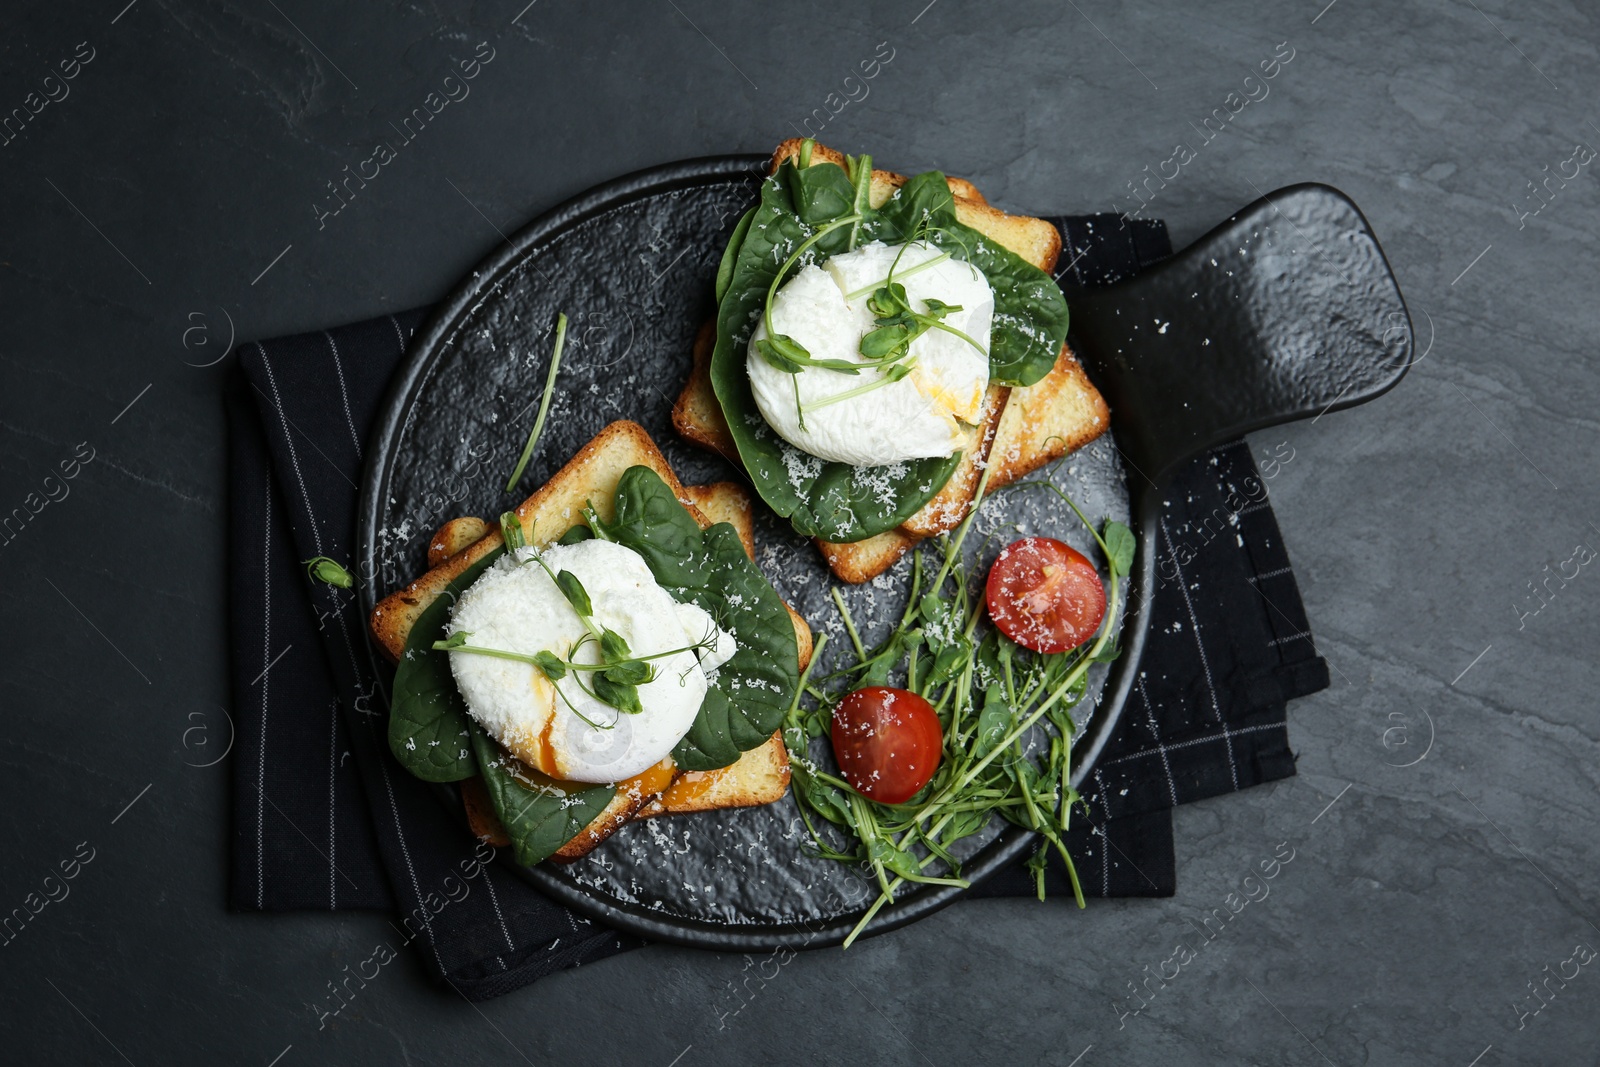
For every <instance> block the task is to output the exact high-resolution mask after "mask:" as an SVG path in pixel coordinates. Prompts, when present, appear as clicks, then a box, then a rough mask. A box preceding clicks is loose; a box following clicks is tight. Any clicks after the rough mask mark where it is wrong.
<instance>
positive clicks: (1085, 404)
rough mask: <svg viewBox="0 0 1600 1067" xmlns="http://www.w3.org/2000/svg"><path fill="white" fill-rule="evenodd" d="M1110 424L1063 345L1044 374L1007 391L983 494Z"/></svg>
mask: <svg viewBox="0 0 1600 1067" xmlns="http://www.w3.org/2000/svg"><path fill="white" fill-rule="evenodd" d="M1110 425H1111V409H1110V408H1108V407H1107V406H1106V402H1105V398H1104V397H1102V396H1101V395H1100V391H1099V390H1098V389H1096V388H1095V387H1094V383H1093V382H1091V381H1089V376H1088V375H1087V374H1085V373H1084V372H1083V367H1082V366H1081V365H1080V364H1079V363H1078V359H1077V357H1076V356H1074V355H1073V354H1072V349H1071V348H1069V347H1067V346H1066V345H1062V346H1061V355H1060V356H1059V357H1057V359H1056V365H1055V366H1054V367H1052V368H1051V369H1050V373H1049V374H1047V375H1045V376H1044V377H1043V378H1040V379H1039V380H1038V381H1036V382H1034V383H1033V384H1032V385H1030V386H1026V387H1024V388H1016V389H1012V390H1011V398H1010V399H1009V400H1008V401H1007V402H1006V409H1005V411H1004V412H1003V413H1002V414H1001V416H1000V426H999V429H997V430H996V431H995V435H994V444H993V445H991V446H990V449H989V461H990V462H991V463H993V464H995V469H994V472H993V473H992V474H990V475H989V485H988V491H989V492H993V491H994V490H996V489H999V488H1001V487H1002V486H1006V485H1010V484H1011V483H1012V482H1014V481H1016V480H1017V479H1018V478H1024V477H1026V476H1027V475H1029V474H1031V473H1033V472H1034V471H1035V470H1038V469H1039V468H1040V467H1042V466H1044V465H1045V464H1046V463H1049V462H1050V461H1051V460H1055V459H1060V458H1061V457H1062V456H1064V455H1066V454H1067V453H1069V452H1075V451H1077V450H1078V449H1080V448H1082V447H1083V446H1084V445H1086V444H1088V443H1089V442H1090V441H1093V440H1094V439H1095V438H1096V437H1099V436H1100V435H1101V434H1103V433H1105V432H1106V429H1107V427H1109V426H1110ZM974 488H976V486H974Z"/></svg>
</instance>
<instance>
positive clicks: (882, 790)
mask: <svg viewBox="0 0 1600 1067" xmlns="http://www.w3.org/2000/svg"><path fill="white" fill-rule="evenodd" d="M943 752H944V727H943V726H941V725H940V723H939V716H938V714H937V713H936V712H935V711H934V710H933V705H932V704H929V703H928V702H927V701H926V700H924V699H922V698H921V697H920V696H918V695H917V694H915V693H913V692H911V691H910V690H909V689H892V688H890V687H889V686H885V685H873V686H868V687H867V688H865V689H857V690H856V691H855V692H853V693H851V694H850V695H849V696H847V697H845V698H844V699H843V700H841V701H840V702H839V706H838V707H836V708H834V709H833V755H834V758H835V759H836V760H838V761H839V769H840V770H841V771H843V772H844V779H845V781H847V782H849V783H850V784H851V785H852V786H854V787H855V789H856V792H858V793H860V794H861V795H862V796H865V797H870V798H871V799H873V800H876V801H879V802H880V803H883V804H903V803H905V802H906V801H908V800H910V799H911V798H912V797H914V796H916V795H917V791H918V790H920V789H921V788H922V787H923V786H925V785H927V784H928V779H930V778H932V777H933V772H934V771H936V770H938V769H939V758H940V757H941V756H942V755H943Z"/></svg>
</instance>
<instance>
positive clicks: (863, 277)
mask: <svg viewBox="0 0 1600 1067" xmlns="http://www.w3.org/2000/svg"><path fill="white" fill-rule="evenodd" d="M993 316H994V294H993V292H992V291H991V289H990V287H989V283H988V281H987V279H985V278H984V276H983V273H982V272H981V271H980V270H978V269H977V268H976V267H974V266H972V265H971V264H970V263H967V262H965V261H964V260H960V259H955V258H953V257H952V256H951V255H950V254H949V253H948V252H945V251H942V250H941V249H940V248H939V247H938V246H936V245H934V244H931V243H929V242H927V241H920V240H919V241H911V242H907V243H905V244H900V245H890V244H884V243H883V242H881V241H873V242H871V243H869V244H866V245H863V246H861V247H860V248H857V249H855V250H854V251H850V252H845V253H841V254H839V255H835V256H832V257H830V258H829V259H827V260H826V261H825V262H823V263H822V264H821V265H820V266H818V265H816V264H810V265H807V266H804V267H802V268H801V269H800V270H798V271H797V272H796V273H795V274H794V276H793V277H792V278H789V279H788V280H787V281H785V282H784V284H783V285H782V286H781V287H779V288H778V290H777V292H776V294H775V295H774V297H773V299H772V300H771V302H770V307H769V308H768V310H767V314H766V315H765V316H764V317H763V319H762V321H761V322H760V323H758V324H757V326H756V328H755V330H754V331H753V333H752V334H751V338H750V342H749V345H748V349H747V357H746V361H747V367H748V371H749V375H750V387H751V393H752V395H753V396H754V399H755V403H756V407H757V408H758V409H759V410H760V412H761V415H762V417H763V418H764V419H765V420H766V421H767V423H768V425H770V426H771V427H772V429H773V431H774V432H776V433H777V434H778V436H780V437H782V438H783V439H784V440H785V441H787V442H789V443H790V444H791V445H793V446H794V447H796V448H798V449H800V450H801V451H803V452H807V453H810V454H811V455H813V456H817V457H818V458H820V459H824V460H829V461H832V462H838V463H846V464H849V465H851V466H858V467H867V466H880V465H884V464H891V463H899V462H903V461H906V460H913V459H925V458H934V457H944V456H950V455H952V454H954V453H955V452H956V451H957V450H960V449H962V448H965V447H968V446H969V445H970V443H971V438H972V429H971V427H972V426H973V424H975V423H977V422H978V421H979V420H980V412H981V410H982V407H983V400H984V393H985V391H986V390H987V389H988V386H989V353H988V348H989V339H990V325H991V321H992V319H993ZM769 323H770V327H771V328H770V329H769ZM775 335H776V336H781V337H784V338H787V339H789V340H792V341H793V342H797V343H798V344H799V345H800V346H801V347H802V348H803V349H804V351H805V353H806V354H807V355H808V356H809V357H810V358H809V361H807V362H805V363H803V364H801V365H800V366H799V367H798V368H793V367H792V365H791V364H789V363H788V362H787V361H785V360H783V359H782V358H780V359H778V360H774V359H772V358H769V356H768V354H767V353H768V348H767V346H768V345H769V344H770V342H771V339H772V338H773V336H775ZM847 368H848V369H847Z"/></svg>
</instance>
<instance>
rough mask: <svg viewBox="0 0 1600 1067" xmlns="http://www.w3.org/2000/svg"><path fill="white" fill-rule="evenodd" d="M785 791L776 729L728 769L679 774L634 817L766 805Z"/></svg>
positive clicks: (785, 757) (785, 764)
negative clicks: (760, 744) (758, 745)
mask: <svg viewBox="0 0 1600 1067" xmlns="http://www.w3.org/2000/svg"><path fill="white" fill-rule="evenodd" d="M788 788H789V750H788V749H787V748H785V747H784V744H783V732H782V731H781V730H780V731H778V732H776V733H774V734H773V735H772V736H771V737H770V738H768V739H767V743H766V744H764V745H762V746H760V747H759V748H752V749H751V750H750V751H748V752H746V753H744V754H743V755H741V756H740V757H739V761H738V762H737V763H735V764H734V765H733V766H731V767H724V768H722V769H721V770H720V771H680V772H679V773H678V774H677V776H675V777H674V778H673V779H672V784H671V785H670V786H668V787H667V789H666V792H664V793H662V794H661V795H660V796H659V797H657V798H655V799H654V800H651V801H648V802H647V803H646V804H645V805H644V806H643V807H642V808H640V809H639V811H638V813H637V814H636V815H635V816H634V818H636V819H651V818H654V817H655V816H657V815H683V814H686V813H688V812H691V811H714V810H716V809H717V808H750V807H755V806H756V805H758V804H770V803H771V802H772V801H774V800H777V799H778V798H779V797H781V796H783V794H784V791H785V790H787V789H788Z"/></svg>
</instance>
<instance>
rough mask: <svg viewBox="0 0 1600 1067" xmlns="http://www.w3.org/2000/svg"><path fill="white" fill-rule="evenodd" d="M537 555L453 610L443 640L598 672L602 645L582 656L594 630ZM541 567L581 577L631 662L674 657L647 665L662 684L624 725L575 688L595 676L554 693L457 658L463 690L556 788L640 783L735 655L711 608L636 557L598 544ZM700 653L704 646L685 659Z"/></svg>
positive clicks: (497, 734) (653, 685)
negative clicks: (454, 637) (550, 657)
mask: <svg viewBox="0 0 1600 1067" xmlns="http://www.w3.org/2000/svg"><path fill="white" fill-rule="evenodd" d="M538 554H539V552H538V550H536V549H534V548H533V547H531V546H527V547H523V548H521V549H518V550H517V552H516V554H515V556H514V557H513V556H512V555H511V554H507V555H505V556H502V557H501V558H500V559H498V560H496V561H495V562H494V563H493V564H492V565H491V566H490V567H489V568H488V569H487V570H485V571H484V572H483V574H481V575H479V577H478V579H477V581H475V582H473V583H472V585H471V586H469V587H468V588H467V589H466V591H465V592H463V593H462V594H461V597H460V599H459V600H457V601H456V603H455V606H454V608H453V609H452V611H451V615H450V624H449V626H448V628H447V632H448V633H452V634H453V633H457V632H462V631H464V632H466V633H467V634H469V635H470V636H469V637H468V639H467V643H468V644H471V645H476V646H478V647H480V648H493V649H498V650H501V651H505V652H515V653H519V654H522V655H530V656H531V655H534V654H537V653H539V652H552V653H554V654H555V655H557V656H559V657H560V658H561V659H563V660H566V661H569V662H573V663H598V662H599V661H600V654H599V651H600V650H599V648H598V647H597V645H596V642H594V641H592V640H590V641H586V642H583V644H582V645H581V647H579V642H580V640H581V639H582V638H583V637H584V636H585V635H586V634H587V633H588V631H587V630H586V629H585V628H584V625H583V622H582V620H581V619H580V618H579V617H578V613H577V612H576V611H574V610H573V608H572V605H571V604H569V603H568V602H567V599H566V597H565V596H563V595H562V593H561V590H560V589H558V588H557V587H556V584H555V582H553V581H551V579H550V576H549V575H548V574H546V573H545V570H544V568H543V567H540V566H539V565H538V563H536V562H535V561H534V557H535V555H538ZM543 556H544V562H545V564H546V566H548V567H549V568H550V571H551V572H552V573H560V572H561V571H563V570H567V571H571V572H572V573H573V574H574V575H576V576H577V577H578V580H579V581H580V582H582V583H583V587H584V590H585V591H586V592H587V593H588V594H589V600H590V603H591V605H592V606H593V608H594V615H593V616H592V618H593V620H594V622H595V623H596V625H597V626H601V627H607V628H609V629H611V630H614V631H616V632H617V633H618V634H620V635H621V636H622V637H623V639H624V640H626V641H627V642H628V647H629V648H630V649H631V650H632V652H633V654H634V655H635V656H639V657H643V656H651V655H656V654H659V653H664V652H671V653H672V654H671V655H667V656H662V657H661V658H660V659H652V660H649V661H648V662H649V663H650V665H651V666H652V667H653V668H654V669H655V676H654V678H653V679H652V680H651V681H648V682H645V683H644V684H642V685H640V686H639V687H638V691H639V703H640V705H641V707H642V708H643V710H642V711H641V712H640V713H638V714H628V713H626V712H623V711H619V710H618V709H616V708H613V707H612V706H610V705H609V704H606V703H604V702H602V701H600V700H598V699H597V698H595V697H594V696H591V695H590V694H589V693H588V692H586V691H585V689H584V688H583V686H581V685H580V684H579V680H580V676H582V680H583V681H584V682H590V688H593V685H592V682H591V681H590V680H591V679H592V677H593V672H587V671H568V672H567V674H566V676H565V677H564V678H562V679H561V680H559V681H555V682H552V681H551V680H550V678H549V677H547V676H546V675H545V673H544V672H543V671H541V670H540V669H539V668H537V667H535V666H533V665H532V664H529V663H523V662H519V661H516V660H508V659H501V658H499V657H496V656H485V655H481V654H479V653H474V652H451V653H450V671H451V673H452V674H453V675H455V680H456V686H457V688H458V689H460V691H461V695H462V697H463V698H465V700H466V704H467V710H468V712H469V713H470V714H471V715H472V717H473V718H474V719H476V720H477V721H478V722H479V723H480V724H481V725H482V726H483V728H484V729H485V730H486V731H488V733H489V736H491V737H493V738H494V739H495V740H496V741H498V742H499V743H500V744H501V745H503V746H505V748H506V749H507V750H509V751H510V752H511V754H512V755H514V756H516V757H517V758H518V759H520V760H521V761H522V762H524V763H526V764H527V765H528V766H530V767H533V768H535V769H536V770H538V771H540V772H542V773H544V774H547V775H549V776H550V777H552V778H556V779H560V780H564V781H573V782H594V783H610V782H622V781H624V780H626V779H629V778H632V777H634V776H636V775H639V774H642V773H644V772H645V771H646V770H648V769H650V768H651V767H652V766H654V765H656V764H658V763H660V762H661V761H662V760H663V759H665V758H666V757H667V756H668V755H669V754H670V753H671V752H672V749H673V746H675V745H676V744H677V743H678V741H679V740H681V739H682V738H683V735H684V734H686V733H688V731H689V727H690V726H691V725H693V724H694V720H695V716H696V715H697V714H698V713H699V711H700V704H701V702H702V701H703V700H704V699H705V695H706V689H707V687H708V685H709V684H710V682H709V678H708V675H709V676H710V677H715V671H716V668H717V667H719V666H721V665H722V664H723V663H726V662H727V661H728V659H730V658H731V657H732V656H733V654H734V652H735V651H736V650H737V648H738V645H737V643H736V642H735V640H734V638H733V636H732V635H731V634H729V633H727V632H726V631H725V630H722V629H720V628H719V627H718V626H717V624H716V622H715V620H714V619H712V617H711V616H710V615H709V614H708V613H707V612H705V611H704V610H703V609H701V608H699V607H697V606H696V605H694V604H680V603H679V602H678V601H676V600H674V599H673V598H672V596H671V595H670V594H669V593H668V592H667V591H666V590H665V589H663V588H662V587H661V586H660V585H659V584H657V582H656V580H655V577H654V575H652V574H651V572H650V568H649V566H648V565H647V564H646V563H645V561H644V559H643V557H641V556H640V555H639V554H638V553H637V552H635V551H634V550H633V549H631V548H627V547H625V546H623V545H619V544H616V543H614V542H610V541H602V540H599V539H593V540H589V541H580V542H578V543H577V544H572V545H552V546H550V547H549V548H547V549H544V551H543ZM693 645H701V646H703V647H701V648H700V649H699V651H698V652H696V651H691V650H689V646H693ZM574 648H576V649H577V650H576V652H574V651H573V650H574ZM674 650H681V651H674Z"/></svg>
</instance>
